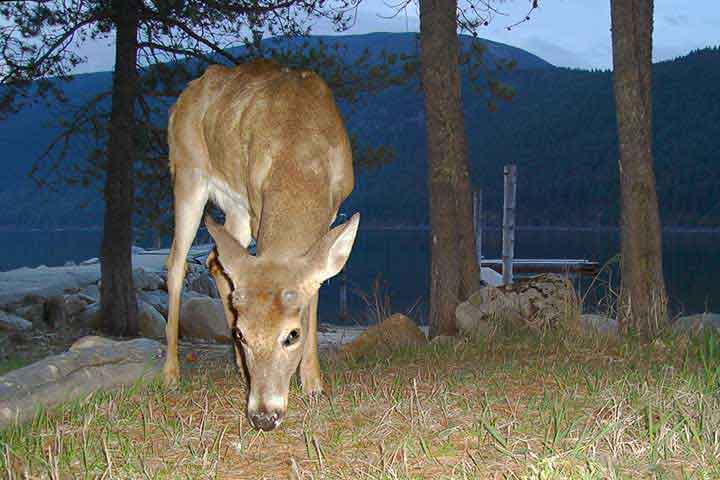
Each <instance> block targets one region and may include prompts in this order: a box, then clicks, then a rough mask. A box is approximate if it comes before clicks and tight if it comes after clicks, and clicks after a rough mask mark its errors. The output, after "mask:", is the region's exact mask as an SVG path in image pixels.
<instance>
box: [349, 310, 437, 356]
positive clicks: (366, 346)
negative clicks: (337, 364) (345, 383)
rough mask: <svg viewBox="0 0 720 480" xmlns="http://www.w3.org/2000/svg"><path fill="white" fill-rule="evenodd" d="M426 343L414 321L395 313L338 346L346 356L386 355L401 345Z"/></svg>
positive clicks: (408, 345)
mask: <svg viewBox="0 0 720 480" xmlns="http://www.w3.org/2000/svg"><path fill="white" fill-rule="evenodd" d="M427 343H428V340H427V337H425V334H424V333H423V331H422V330H420V328H418V326H417V325H415V322H413V321H412V320H410V319H409V318H408V317H406V316H405V315H403V314H401V313H396V314H394V315H392V316H390V317H388V318H386V319H385V320H383V321H382V322H380V323H378V324H377V325H373V326H371V327H369V328H368V329H367V330H365V331H364V332H363V333H361V334H360V335H358V336H357V337H356V338H355V339H354V340H353V341H351V342H349V343H346V344H345V345H342V346H341V347H340V349H339V350H340V353H341V354H343V355H345V356H348V357H354V358H358V357H363V356H368V355H376V354H380V355H388V354H390V353H391V352H392V351H393V350H395V349H398V348H402V347H420V346H423V345H426V344H427Z"/></svg>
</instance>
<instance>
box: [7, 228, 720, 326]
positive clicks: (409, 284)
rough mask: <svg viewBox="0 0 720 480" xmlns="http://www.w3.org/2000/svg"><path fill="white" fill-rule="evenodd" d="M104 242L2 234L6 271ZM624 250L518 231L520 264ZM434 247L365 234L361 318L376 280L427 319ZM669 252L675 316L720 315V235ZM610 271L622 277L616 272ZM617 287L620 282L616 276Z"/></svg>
mask: <svg viewBox="0 0 720 480" xmlns="http://www.w3.org/2000/svg"><path fill="white" fill-rule="evenodd" d="M100 238H101V232H100V231H99V230H89V231H77V230H66V231H51V232H44V231H30V232H27V231H25V232H8V231H4V232H1V231H0V271H1V270H9V269H12V268H17V267H20V266H31V267H32V266H37V265H41V264H44V265H48V266H54V265H62V264H64V263H65V262H66V261H68V260H72V261H75V262H79V261H81V260H84V259H87V258H90V257H96V256H98V253H99V249H100ZM619 242H620V241H619V233H618V232H617V231H587V230H534V229H532V230H530V229H519V230H518V231H517V232H516V257H517V258H585V259H589V260H594V261H598V262H600V263H605V262H608V261H609V260H611V259H612V258H613V257H614V256H615V255H617V253H618V252H619V250H620V246H619V245H620V243H619ZM428 245H429V243H428V232H427V231H424V230H417V231H388V230H383V231H380V230H360V232H359V234H358V238H357V240H356V243H355V247H354V249H353V253H352V255H351V257H350V261H349V263H348V266H347V278H348V284H349V285H350V288H349V296H348V303H349V308H350V310H351V312H352V313H353V316H354V318H357V317H359V316H361V312H363V311H364V306H365V304H364V301H363V299H362V293H364V294H372V292H373V285H374V283H375V281H376V279H379V284H380V285H381V287H382V291H383V292H384V293H387V294H389V296H390V298H391V301H392V306H393V309H394V310H395V311H405V310H407V309H408V308H410V307H411V306H412V305H414V304H415V303H418V302H419V303H418V306H417V307H416V311H417V312H418V313H419V316H420V317H424V312H425V310H426V299H427V294H428V285H429V269H428ZM500 245H501V234H500V231H499V230H492V229H490V230H486V231H485V232H484V235H483V255H484V256H485V257H486V258H499V256H500ZM663 250H664V270H665V279H666V282H667V286H668V293H669V295H670V299H671V307H672V308H673V310H674V311H675V312H677V311H684V312H687V313H696V312H702V311H716V312H718V311H720V282H718V275H719V274H720V233H707V232H701V233H698V232H667V233H665V234H664V235H663ZM610 267H611V269H614V271H615V272H616V271H617V265H616V264H614V265H611V266H610ZM602 278H603V279H605V280H606V279H608V278H609V277H608V275H603V277H602ZM613 281H614V282H616V281H617V280H616V275H614V280H613ZM588 285H589V281H588V280H587V279H586V280H583V281H581V282H580V283H579V284H578V286H579V287H580V288H581V290H582V291H583V292H584V291H585V290H587V287H588ZM361 292H362V293H361ZM603 295H604V289H603V290H602V291H600V292H598V291H597V290H595V291H594V292H593V293H592V294H591V295H590V296H589V297H588V299H590V298H595V299H597V298H601V297H602V296H603ZM338 297H339V281H338V280H337V279H333V280H331V281H330V282H329V284H327V285H325V286H324V287H323V289H322V290H321V297H320V299H321V300H320V316H321V319H323V320H325V321H336V320H337V315H336V312H337V309H338V303H339V302H338ZM590 303H592V302H590Z"/></svg>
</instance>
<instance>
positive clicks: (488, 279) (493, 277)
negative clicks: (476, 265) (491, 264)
mask: <svg viewBox="0 0 720 480" xmlns="http://www.w3.org/2000/svg"><path fill="white" fill-rule="evenodd" d="M480 280H482V281H483V282H485V283H486V284H487V285H490V286H491V287H499V286H500V285H502V283H503V278H502V275H500V274H499V273H498V272H496V271H495V270H493V269H492V268H486V267H483V268H481V269H480Z"/></svg>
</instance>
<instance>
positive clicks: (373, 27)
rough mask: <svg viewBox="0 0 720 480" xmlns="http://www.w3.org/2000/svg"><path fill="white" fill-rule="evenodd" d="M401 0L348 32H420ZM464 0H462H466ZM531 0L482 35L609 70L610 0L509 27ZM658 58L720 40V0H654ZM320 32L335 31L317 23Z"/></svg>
mask: <svg viewBox="0 0 720 480" xmlns="http://www.w3.org/2000/svg"><path fill="white" fill-rule="evenodd" d="M399 1H400V0H363V2H362V4H361V6H360V8H359V9H358V12H357V18H356V22H355V25H354V26H353V28H351V29H350V30H349V31H346V32H344V34H362V33H370V32H406V31H410V32H417V31H418V29H419V18H418V12H417V4H416V2H415V3H412V4H411V5H410V6H408V7H407V8H406V9H405V10H404V11H401V12H399V14H398V15H396V16H395V17H394V18H387V17H391V16H392V15H393V13H395V8H393V7H392V5H393V4H396V3H398V2H399ZM461 1H462V0H461ZM529 5H530V0H499V2H498V8H499V9H500V11H501V12H502V13H503V15H496V16H495V18H494V19H493V21H492V22H491V23H490V25H489V26H487V27H483V30H481V31H480V36H481V37H483V38H487V39H490V40H494V41H497V42H501V43H506V44H509V45H513V46H515V47H519V48H522V49H524V50H527V51H529V52H530V53H534V54H535V55H538V56H539V57H541V58H543V59H544V60H546V61H548V62H550V63H552V64H553V65H556V66H562V67H572V68H583V69H610V68H611V65H612V50H611V43H610V0H540V2H539V5H540V6H539V8H538V9H537V10H535V11H534V12H533V14H532V17H531V20H530V21H528V22H525V23H522V24H521V25H518V26H516V27H514V28H512V29H511V30H510V31H508V30H507V27H508V26H509V25H512V24H514V23H516V22H517V21H518V20H521V19H523V18H524V17H525V14H526V13H527V12H528V9H529ZM654 25H655V26H654V34H653V42H654V45H653V59H654V60H655V61H662V60H668V59H672V58H675V57H678V56H682V55H685V54H687V53H689V52H690V51H692V50H695V49H698V48H703V47H708V46H717V45H720V0H655V24H654ZM313 33H315V34H333V33H334V32H333V30H332V27H331V26H330V25H328V24H318V25H316V26H315V28H314V29H313ZM80 52H81V53H82V54H84V55H85V56H87V58H88V62H87V63H85V64H83V65H81V66H80V67H79V68H78V69H77V70H76V72H77V73H82V72H92V71H101V70H111V69H112V68H113V60H114V59H113V51H112V45H111V44H109V42H108V41H107V40H106V41H104V42H96V43H93V44H86V45H84V46H83V47H81V49H80Z"/></svg>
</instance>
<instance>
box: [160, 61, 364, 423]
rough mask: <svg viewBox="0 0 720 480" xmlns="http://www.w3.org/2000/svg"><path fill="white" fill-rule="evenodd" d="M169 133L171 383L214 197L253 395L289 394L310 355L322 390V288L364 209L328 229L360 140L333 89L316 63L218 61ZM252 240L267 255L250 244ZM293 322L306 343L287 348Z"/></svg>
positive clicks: (231, 319) (225, 285)
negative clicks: (201, 232) (191, 266)
mask: <svg viewBox="0 0 720 480" xmlns="http://www.w3.org/2000/svg"><path fill="white" fill-rule="evenodd" d="M168 135H169V138H168V140H169V146H170V169H171V172H172V175H173V190H174V195H175V237H174V240H173V246H172V249H171V252H170V255H169V257H168V293H169V296H170V300H169V313H168V326H167V329H166V330H167V341H168V356H167V359H166V362H165V369H164V372H165V380H166V382H167V383H174V382H176V381H177V379H178V377H179V371H178V364H177V328H178V313H179V301H180V298H179V297H180V289H181V287H182V278H183V275H184V264H185V258H186V256H187V252H188V249H189V247H190V243H191V241H192V238H193V237H194V235H195V232H196V231H197V228H198V226H199V223H200V218H201V216H202V212H203V209H204V207H205V204H206V203H207V201H208V200H212V201H213V202H214V203H215V204H217V205H218V206H219V207H220V208H221V209H222V210H223V211H224V212H225V214H226V221H225V225H224V227H220V226H218V225H216V224H214V223H213V222H210V221H207V220H206V223H207V224H208V229H209V231H210V233H211V234H212V235H213V237H214V239H215V241H216V244H217V250H216V251H215V252H213V254H211V256H210V257H209V258H208V266H209V268H210V272H211V274H212V275H213V277H214V278H215V280H216V283H217V286H218V290H219V292H220V295H221V297H222V299H223V305H224V307H225V312H226V318H227V321H228V326H229V327H230V328H234V329H237V331H238V332H240V331H242V340H243V342H245V343H244V344H243V345H244V346H243V347H242V348H241V347H239V346H236V360H237V362H238V365H240V364H241V361H242V357H243V355H241V353H242V352H241V350H242V349H244V358H245V360H246V363H247V366H248V370H249V372H250V377H251V379H250V380H251V396H250V403H251V404H252V403H253V401H254V395H255V394H256V393H258V392H260V393H258V395H266V396H272V395H275V397H277V396H280V395H284V397H285V403H286V402H287V382H289V374H288V371H289V372H290V373H292V371H291V370H293V369H294V368H296V367H297V364H298V362H300V358H302V361H301V363H300V376H301V380H302V382H303V388H304V390H305V391H306V392H307V393H317V392H319V391H321V390H322V381H321V379H320V372H319V364H318V360H317V335H316V329H317V290H318V288H319V285H320V283H321V282H322V281H323V280H324V279H325V278H327V276H331V275H334V274H335V273H337V271H339V269H341V268H342V265H344V263H345V261H346V260H347V256H348V255H349V253H350V248H351V247H352V242H353V240H354V237H355V233H356V231H357V223H358V218H357V217H354V218H353V219H352V220H351V221H350V222H347V223H346V224H344V225H342V226H340V227H337V228H336V229H334V230H333V231H332V232H328V229H329V226H330V224H331V223H332V222H333V220H334V218H335V216H336V214H337V210H338V208H339V206H340V203H341V202H342V201H343V200H344V199H345V198H346V197H347V195H348V194H349V193H350V191H351V190H352V186H353V171H352V158H351V150H350V142H349V140H348V137H347V133H346V131H345V127H344V125H343V122H342V119H341V117H340V114H339V112H338V110H337V107H336V105H335V102H334V100H333V96H332V93H331V91H330V89H329V88H328V87H327V85H325V83H324V82H323V81H322V79H321V78H320V77H319V76H317V75H316V74H314V73H313V72H309V71H296V70H290V69H287V68H283V67H281V66H279V65H277V64H275V63H273V62H268V61H256V62H252V63H248V64H245V65H240V66H237V67H234V68H227V67H222V66H217V65H213V66H210V67H209V68H208V69H207V71H206V72H205V74H203V76H202V77H200V78H199V79H197V80H194V81H193V82H190V84H189V85H188V87H187V88H186V89H185V91H184V92H183V93H182V94H181V95H180V97H179V98H178V101H177V103H176V104H175V106H174V107H173V108H172V110H171V115H170V122H169V127H168ZM252 239H255V241H256V243H257V257H251V256H250V255H248V254H247V252H246V251H245V248H246V247H247V246H248V244H249V243H250V241H251V240H252ZM286 292H295V293H296V295H295V297H293V298H295V299H296V300H297V305H294V306H290V307H288V306H287V305H285V304H283V298H285V297H284V295H285V293H286ZM293 329H297V330H298V331H302V337H301V345H300V346H301V347H302V350H300V348H296V347H292V348H285V347H282V345H283V343H282V341H281V340H282V339H283V338H285V337H284V335H286V334H287V332H292V330H293ZM293 349H294V350H293ZM255 370H257V371H255ZM286 377H287V378H286ZM253 378H256V379H258V378H263V379H264V380H262V382H261V383H257V382H260V380H254V379H253ZM278 379H281V380H278ZM286 380H287V381H286ZM263 392H265V393H263ZM268 392H270V393H268ZM275 397H274V398H275ZM268 398H269V397H268ZM258 401H259V402H262V398H261V399H260V400H258ZM258 408H259V409H261V410H262V409H263V408H264V406H263V405H262V404H259V407H258ZM277 410H278V411H279V410H281V409H280V408H278V409H277ZM281 413H284V410H283V412H281Z"/></svg>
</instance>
